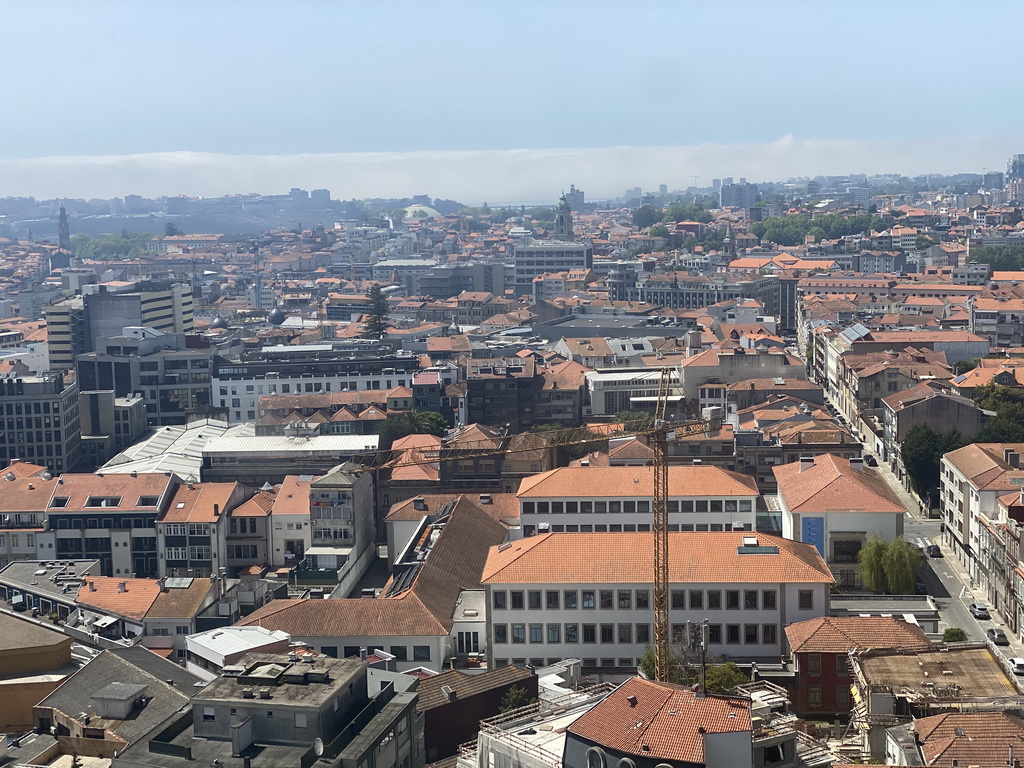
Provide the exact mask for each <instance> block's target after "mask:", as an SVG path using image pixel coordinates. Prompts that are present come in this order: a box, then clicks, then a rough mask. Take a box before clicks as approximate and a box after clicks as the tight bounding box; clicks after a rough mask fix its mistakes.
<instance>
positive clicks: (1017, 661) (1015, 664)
mask: <svg viewBox="0 0 1024 768" xmlns="http://www.w3.org/2000/svg"><path fill="white" fill-rule="evenodd" d="M1006 663H1007V664H1009V665H1010V670H1011V671H1012V672H1013V674H1015V675H1024V659H1022V658H1021V657H1020V656H1014V657H1013V658H1012V659H1007V660H1006Z"/></svg>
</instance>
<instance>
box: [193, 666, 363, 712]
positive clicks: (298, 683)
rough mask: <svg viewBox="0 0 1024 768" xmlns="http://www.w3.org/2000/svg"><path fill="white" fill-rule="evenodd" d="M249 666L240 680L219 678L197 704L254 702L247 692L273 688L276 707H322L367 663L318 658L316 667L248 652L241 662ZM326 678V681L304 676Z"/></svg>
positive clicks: (236, 678)
mask: <svg viewBox="0 0 1024 768" xmlns="http://www.w3.org/2000/svg"><path fill="white" fill-rule="evenodd" d="M237 663H238V665H239V666H243V667H246V671H245V673H244V674H242V675H239V676H238V677H223V676H221V677H218V678H216V679H215V680H213V681H211V682H210V684H209V685H207V686H206V687H205V688H203V689H202V691H200V692H199V693H198V694H197V696H196V701H204V702H205V701H234V702H243V703H246V704H248V703H251V702H252V699H251V698H249V699H247V698H246V697H245V696H243V691H245V690H247V689H248V690H252V691H258V690H259V689H261V688H269V689H270V691H271V697H272V701H273V702H274V703H275V704H278V705H280V704H295V705H302V706H307V707H320V706H321V705H322V704H323V703H324V702H326V701H328V700H330V698H331V697H332V696H333V695H334V694H336V693H337V692H338V690H339V689H341V688H343V687H345V686H346V685H348V684H349V683H352V682H353V681H355V680H356V679H357V678H359V677H361V676H362V675H364V674H365V667H366V665H365V663H364V662H362V661H359V660H357V659H332V658H329V657H326V656H323V657H318V658H317V659H316V661H315V663H313V664H307V663H305V662H303V661H296V662H292V661H288V659H287V657H284V656H281V655H280V654H267V653H248V654H246V655H245V656H243V657H242V658H241V659H240V660H239V661H238V662H237ZM313 675H316V676H319V675H326V676H327V679H326V682H317V681H316V680H315V679H314V678H312V677H310V678H309V679H308V682H306V681H304V678H303V676H313Z"/></svg>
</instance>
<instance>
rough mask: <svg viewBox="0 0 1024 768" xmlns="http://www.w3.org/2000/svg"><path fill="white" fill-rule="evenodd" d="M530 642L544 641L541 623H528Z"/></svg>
mask: <svg viewBox="0 0 1024 768" xmlns="http://www.w3.org/2000/svg"><path fill="white" fill-rule="evenodd" d="M530 642H531V643H543V642H544V625H543V624H531V625H530Z"/></svg>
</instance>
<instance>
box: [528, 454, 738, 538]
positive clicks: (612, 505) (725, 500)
mask: <svg viewBox="0 0 1024 768" xmlns="http://www.w3.org/2000/svg"><path fill="white" fill-rule="evenodd" d="M597 471H598V470H595V475H596V473H597ZM594 479H595V483H596V484H598V486H599V485H600V477H596V476H595V478H594ZM652 490H653V489H652ZM756 498H757V496H756V494H751V495H750V496H747V497H745V498H740V497H736V496H728V497H715V498H708V497H703V496H699V497H694V496H689V497H678V496H675V497H670V498H669V500H668V520H669V525H668V527H669V530H670V531H753V530H754V526H755V524H756V522H757V521H756V517H757V509H756V504H755V500H756ZM653 504H654V498H653V496H644V497H631V498H623V497H608V496H592V497H577V498H575V499H567V498H530V499H521V500H520V502H519V509H520V521H521V523H522V529H523V533H524V535H526V536H531V535H533V534H534V533H538V532H543V531H550V532H552V533H563V532H564V533H605V532H611V533H617V532H622V533H632V532H635V531H650V530H651V519H652V505H653Z"/></svg>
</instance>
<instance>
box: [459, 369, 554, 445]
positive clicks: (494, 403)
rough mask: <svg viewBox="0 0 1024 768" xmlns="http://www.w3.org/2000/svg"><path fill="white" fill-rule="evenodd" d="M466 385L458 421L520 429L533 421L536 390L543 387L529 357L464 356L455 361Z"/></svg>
mask: <svg viewBox="0 0 1024 768" xmlns="http://www.w3.org/2000/svg"><path fill="white" fill-rule="evenodd" d="M459 370H460V374H461V375H460V379H462V380H463V382H464V386H465V388H466V394H465V397H464V398H461V402H460V405H459V416H460V419H459V421H460V422H461V423H462V424H477V423H480V424H492V425H495V426H499V427H500V426H507V427H508V429H509V430H510V431H512V432H521V431H524V430H525V429H527V428H528V427H529V426H530V425H532V424H533V420H534V404H535V401H536V399H537V392H538V390H539V389H540V388H541V387H542V386H543V384H544V380H543V378H542V377H541V376H540V373H539V371H538V368H537V364H536V361H535V360H533V359H532V358H525V359H524V358H521V357H507V358H506V357H496V358H475V357H467V358H462V359H461V360H459Z"/></svg>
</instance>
